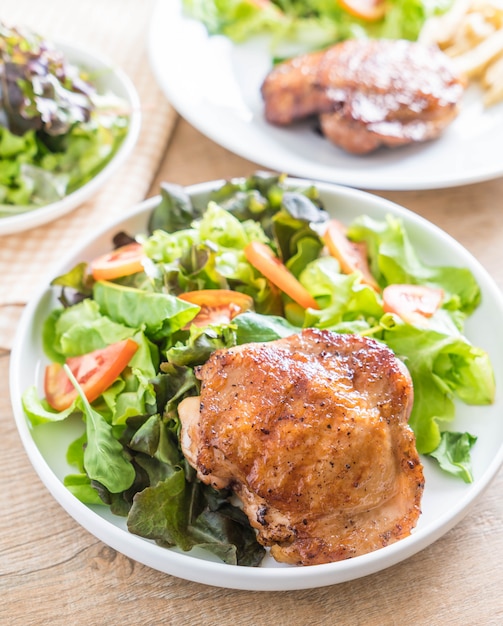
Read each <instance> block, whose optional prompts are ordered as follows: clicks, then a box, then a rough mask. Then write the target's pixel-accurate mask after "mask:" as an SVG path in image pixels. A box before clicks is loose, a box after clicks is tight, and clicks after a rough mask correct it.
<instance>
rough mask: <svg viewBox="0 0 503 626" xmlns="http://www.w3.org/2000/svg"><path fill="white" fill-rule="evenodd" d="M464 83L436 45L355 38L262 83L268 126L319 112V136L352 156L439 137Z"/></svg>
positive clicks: (280, 69)
mask: <svg viewBox="0 0 503 626" xmlns="http://www.w3.org/2000/svg"><path fill="white" fill-rule="evenodd" d="M463 92H464V83H463V81H462V79H461V78H460V77H458V76H457V74H456V72H455V70H454V68H453V65H452V64H451V60H450V59H449V58H448V57H447V55H445V54H444V53H443V52H441V51H440V50H439V49H438V48H436V47H434V46H426V45H423V44H420V43H417V42H410V41H405V40H387V39H353V40H348V41H345V42H342V43H340V44H336V45H335V46H332V47H330V48H328V49H327V50H324V51H322V52H313V53H308V54H304V55H302V56H299V57H296V58H293V59H291V60H289V61H286V62H284V63H281V64H279V65H277V66H276V67H275V68H274V69H273V70H272V71H271V72H270V73H269V74H268V75H267V77H266V78H265V80H264V82H263V84H262V96H263V98H264V102H265V117H266V119H267V121H268V122H270V123H272V124H277V125H281V126H284V125H288V124H292V123H294V122H295V121H298V120H301V119H303V118H306V117H309V116H312V115H319V119H320V127H321V130H322V132H323V134H324V135H325V136H326V137H327V138H328V139H329V140H330V141H332V142H333V143H334V144H336V145H337V146H340V147H341V148H343V149H344V150H346V151H347V152H350V153H354V154H366V153H368V152H371V151H373V150H375V149H377V148H378V147H380V146H388V147H395V146H400V145H404V144H409V143H413V142H421V141H427V140H430V139H435V138H436V137H438V136H439V135H440V134H441V133H442V131H443V130H444V129H445V128H446V127H447V126H448V125H449V124H450V123H451V122H452V121H453V120H454V118H455V117H456V116H457V115H458V113H459V103H460V100H461V98H462V95H463Z"/></svg>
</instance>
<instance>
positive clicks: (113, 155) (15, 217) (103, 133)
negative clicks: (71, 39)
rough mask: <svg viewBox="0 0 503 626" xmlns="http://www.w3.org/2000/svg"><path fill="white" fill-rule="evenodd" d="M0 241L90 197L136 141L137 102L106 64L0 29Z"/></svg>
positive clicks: (13, 29) (127, 82) (23, 33)
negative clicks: (3, 236)
mask: <svg viewBox="0 0 503 626" xmlns="http://www.w3.org/2000/svg"><path fill="white" fill-rule="evenodd" d="M0 78H1V81H0V85H1V87H0V234H1V235H5V234H10V233H15V232H19V231H22V230H26V229H29V228H33V227H35V226H39V225H41V224H45V223H47V222H49V221H51V220H53V219H56V218H57V217H60V216H61V215H63V214H65V213H67V212H69V211H71V210H72V209H74V208H76V207H77V206H79V205H80V204H82V203H83V202H84V201H85V200H87V199H88V198H89V197H91V196H92V195H93V194H94V193H95V192H96V191H97V190H98V189H99V188H100V187H101V186H102V185H103V183H104V182H105V181H106V180H107V179H108V178H109V177H110V176H111V175H112V173H114V172H115V171H116V170H117V168H118V167H119V166H120V165H121V164H122V163H123V162H124V160H125V159H126V157H127V156H128V155H129V154H130V152H131V150H132V149H133V147H134V145H135V143H136V140H137V138H138V134H139V130H140V123H141V114H140V104H139V99H138V95H137V93H136V90H135V88H134V85H133V84H132V82H131V81H130V80H129V78H128V77H127V76H126V74H125V73H124V72H123V71H122V70H121V69H119V68H117V67H114V65H113V64H112V63H111V62H110V61H109V60H107V59H105V58H103V57H101V56H99V55H97V54H94V53H92V52H89V51H87V50H84V49H81V48H78V47H76V46H73V45H69V44H66V43H53V42H50V41H48V40H46V39H44V38H43V37H42V36H41V35H39V34H38V33H34V32H32V31H29V30H26V29H23V28H20V27H13V26H9V25H6V24H3V23H0Z"/></svg>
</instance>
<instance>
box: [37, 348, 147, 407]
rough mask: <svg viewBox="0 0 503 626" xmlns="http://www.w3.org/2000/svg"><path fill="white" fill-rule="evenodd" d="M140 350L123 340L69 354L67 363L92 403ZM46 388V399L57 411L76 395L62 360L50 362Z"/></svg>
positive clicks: (46, 373) (47, 369) (46, 370)
mask: <svg viewBox="0 0 503 626" xmlns="http://www.w3.org/2000/svg"><path fill="white" fill-rule="evenodd" d="M137 349H138V344H137V343H136V342H135V341H133V340H132V339H124V340H123V341H118V342H117V343H113V344H111V345H110V346H107V347H106V348H101V349H100V350H94V352H89V353H88V354H83V355H82V356H75V357H70V358H68V359H67V360H66V364H67V365H68V367H69V368H70V370H71V371H72V374H73V375H74V376H75V378H76V379H77V382H78V383H79V385H80V386H81V388H82V390H83V392H84V394H85V396H86V398H87V399H88V400H89V402H93V401H94V400H96V398H98V397H99V396H100V395H101V394H102V393H103V392H104V391H106V390H107V389H108V388H109V387H110V385H111V384H112V383H113V382H114V381H115V380H116V379H117V377H118V376H119V375H120V374H121V373H122V371H123V370H124V369H125V367H126V366H127V364H128V363H129V361H130V360H131V357H132V356H133V354H134V353H135V352H136V350H137ZM44 391H45V398H46V400H47V402H48V403H49V405H50V406H51V407H52V408H53V409H56V411H64V410H65V409H67V408H68V407H69V406H70V405H71V404H72V402H73V401H74V400H75V399H76V397H77V391H76V389H75V388H74V386H73V385H72V383H71V381H70V379H69V378H68V376H67V375H66V372H65V370H64V369H63V366H62V365H61V364H60V363H51V364H50V365H48V366H47V367H46V369H45V377H44Z"/></svg>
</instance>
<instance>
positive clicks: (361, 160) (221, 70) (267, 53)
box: [149, 0, 503, 190]
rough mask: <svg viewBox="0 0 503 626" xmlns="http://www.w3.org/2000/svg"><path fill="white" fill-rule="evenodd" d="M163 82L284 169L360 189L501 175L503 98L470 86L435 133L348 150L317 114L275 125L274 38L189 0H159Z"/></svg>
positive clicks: (237, 142)
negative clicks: (195, 12) (232, 25)
mask: <svg viewBox="0 0 503 626" xmlns="http://www.w3.org/2000/svg"><path fill="white" fill-rule="evenodd" d="M149 55H150V60H151V64H152V68H153V71H154V73H155V75H156V77H157V80H158V82H159V85H160V86H161V88H162V89H163V91H164V93H165V94H166V96H167V98H168V99H169V101H170V102H171V104H172V105H173V106H174V107H175V108H176V109H177V111H178V112H179V113H180V114H181V115H182V116H183V117H184V118H185V119H186V120H187V121H188V122H190V124H192V125H193V126H194V127H195V128H197V129H198V130H199V131H200V132H202V133H203V134H205V135H206V136H207V137H209V138H210V139H212V140H213V141H215V142H216V143H218V144H220V145H221V146H223V147H224V148H226V149H228V150H230V151H231V152H234V153H235V154H238V155H240V156H241V157H244V158H246V159H249V160H251V161H254V162H256V163H259V164H261V165H263V166H265V167H268V168H271V169H273V170H276V171H280V172H287V173H289V174H293V175H296V176H301V177H311V178H313V179H317V180H324V181H328V182H333V183H339V184H342V185H349V186H351V187H358V188H361V189H375V190H412V189H415V190H419V189H435V188H441V187H451V186H456V185H464V184H468V183H474V182H480V181H483V180H489V179H492V178H496V177H498V176H501V175H502V174H503V158H502V157H501V144H502V143H503V124H502V122H501V120H502V119H503V103H500V104H498V105H496V106H493V107H491V108H488V109H485V108H484V105H483V103H482V97H481V93H480V91H479V90H478V88H477V87H470V88H469V89H468V90H467V92H466V94H465V96H464V100H463V104H462V111H461V114H460V115H459V117H458V118H457V119H456V120H454V122H453V123H452V124H451V125H450V126H449V127H448V128H447V129H446V131H445V132H444V134H443V135H442V136H441V137H440V138H439V139H437V140H434V141H431V142H428V143H423V144H416V145H410V146H405V147H402V148H399V149H381V150H378V151H377V152H375V153H372V154H369V155H366V156H354V155H350V154H348V153H346V152H344V151H342V150H341V149H339V148H337V147H336V146H334V145H333V144H331V143H329V142H328V141H327V140H326V139H324V138H323V137H322V136H321V135H320V134H319V133H318V132H316V130H315V128H314V123H313V122H303V123H299V124H296V125H295V127H291V128H279V127H275V126H272V125H271V124H268V123H267V122H266V121H265V119H264V115H263V103H262V98H261V95H260V86H261V84H262V81H263V79H264V78H265V76H266V74H267V72H268V71H269V70H270V69H271V63H272V59H271V50H270V47H269V42H268V41H267V39H256V40H253V41H247V42H245V43H242V44H240V45H236V44H234V43H232V42H231V41H230V40H229V39H227V38H225V37H223V36H220V35H217V36H213V37H210V36H208V34H207V32H206V29H205V27H204V26H203V25H202V24H201V23H199V22H197V21H195V20H193V19H191V18H189V17H187V16H185V15H184V14H183V11H182V2H181V0H170V1H169V2H165V1H164V0H160V1H159V2H158V3H157V5H156V9H155V11H154V14H153V17H152V20H151V24H150V33H149Z"/></svg>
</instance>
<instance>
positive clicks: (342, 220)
mask: <svg viewBox="0 0 503 626" xmlns="http://www.w3.org/2000/svg"><path fill="white" fill-rule="evenodd" d="M341 224H342V225H343V230H344V231H345V233H346V235H347V237H346V240H349V241H351V242H353V243H354V244H355V246H356V244H357V243H362V242H365V244H366V248H367V251H368V255H369V261H370V262H369V267H368V273H367V269H366V268H363V267H362V266H358V267H351V266H350V264H349V265H348V264H347V263H346V261H347V257H345V256H344V255H340V256H339V257H338V256H337V253H334V250H335V246H334V242H337V241H338V233H340V232H341V231H340V230H337V231H335V232H332V230H333V229H334V228H336V227H337V229H339V226H340V225H341ZM346 229H347V230H346ZM264 249H267V250H268V251H269V252H268V253H267V254H268V255H269V259H271V258H273V257H271V256H270V255H271V254H273V255H274V259H275V262H274V263H273V264H272V265H273V266H274V267H275V268H276V269H277V268H278V267H281V270H280V272H279V274H278V272H277V271H276V272H274V271H273V272H270V271H269V270H270V268H269V269H268V267H267V264H266V265H265V266H264V265H261V269H260V270H258V269H257V258H258V257H260V254H261V253H262V252H263V251H264ZM339 249H340V246H339ZM352 249H353V248H352ZM257 255H258V256H257ZM278 275H279V278H278ZM285 276H286V277H287V278H286V279H285ZM292 285H293V287H294V288H292ZM417 290H419V292H420V294H421V296H422V299H421V303H422V305H424V303H425V301H429V299H428V297H427V296H429V295H435V294H436V295H438V294H439V293H440V294H441V299H440V300H436V301H435V298H433V304H432V305H431V307H430V308H428V307H426V306H421V307H420V306H416V305H414V302H415V299H414V295H415V294H416V293H417ZM397 293H398V296H399V297H398V299H397V298H396V296H397ZM423 296H424V297H423ZM411 302H412V303H413V306H408V307H407V306H406V307H405V308H404V306H403V305H404V303H408V304H409V305H410V303H411ZM416 304H417V303H416ZM430 304H431V303H430ZM231 305H232V306H231ZM502 312H503V299H502V296H501V294H500V292H499V290H498V288H497V287H496V285H495V284H494V283H493V281H492V279H491V278H490V277H489V276H488V275H487V273H486V272H485V270H484V269H483V268H482V267H481V266H480V265H479V264H478V263H477V261H476V260H475V259H474V258H473V257H472V256H471V255H470V254H469V253H468V252H467V251H466V250H465V249H463V248H462V247H461V246H460V245H459V244H457V243H456V242H455V241H453V240H452V239H451V238H450V237H449V236H448V235H447V234H445V233H444V232H442V231H440V230H439V229H438V228H436V227H435V226H433V225H432V224H430V223H428V222H426V221H425V220H423V219H422V218H420V217H419V216H417V215H415V214H413V213H411V212H409V211H407V210H406V209H403V208H401V207H399V206H397V205H395V204H393V203H391V202H388V201H386V200H383V199H381V198H379V197H375V196H372V195H370V194H367V193H363V192H360V191H357V190H352V189H346V188H342V187H337V186H334V185H330V184H324V183H312V182H310V181H307V180H300V179H292V178H287V177H285V176H282V175H275V174H266V173H264V174H256V175H254V176H252V177H250V178H247V179H234V180H230V181H214V182H211V183H206V184H201V185H195V186H193V187H188V188H182V187H179V186H176V185H171V184H164V185H163V186H162V192H161V195H160V196H159V197H156V198H152V199H150V200H148V201H146V202H145V203H143V204H142V205H140V206H139V207H137V208H136V209H134V211H133V212H132V213H131V214H129V215H127V216H125V217H124V218H123V219H121V220H120V221H117V222H115V223H114V224H112V225H111V226H110V227H109V228H107V229H106V230H105V231H103V232H102V233H101V234H100V235H98V236H97V237H96V238H94V239H92V240H89V241H88V242H87V243H86V244H84V245H83V246H82V247H81V249H80V250H77V251H76V252H74V253H73V254H72V255H71V257H69V258H67V259H66V260H65V261H64V263H62V264H61V266H60V271H59V272H58V273H57V276H55V277H51V283H50V285H49V284H48V285H47V286H46V287H44V288H43V289H42V290H41V292H40V293H39V294H38V296H37V297H36V298H35V299H34V300H33V301H32V302H31V303H30V305H29V306H28V307H27V309H26V311H25V313H24V316H23V318H22V320H21V324H20V328H19V334H18V337H17V340H16V342H15V344H14V345H15V348H14V351H13V355H12V365H11V397H12V400H13V406H14V413H15V418H16V422H17V426H18V429H19V432H20V435H21V438H22V440H23V443H24V445H25V448H26V450H27V453H28V455H29V457H30V459H31V461H32V463H33V465H34V467H35V468H36V470H37V472H38V474H39V476H40V478H41V479H42V481H43V482H44V484H45V485H46V486H47V488H48V489H49V491H50V492H51V493H52V494H53V496H54V497H55V498H56V499H57V501H58V502H59V503H60V504H61V505H62V506H63V507H64V508H65V510H67V511H68V512H69V513H70V514H71V515H72V516H73V517H74V518H75V519H76V520H77V521H78V522H79V523H80V524H81V525H82V526H84V527H85V528H86V529H87V530H89V531H90V532H91V533H93V534H95V535H96V536H97V537H98V538H100V539H101V540H103V541H105V542H106V543H108V544H109V545H111V546H112V547H114V548H115V549H117V550H119V551H121V552H123V553H124V554H126V555H128V556H130V557H131V558H134V559H136V560H138V561H140V562H142V563H145V564H147V565H149V566H151V567H154V568H156V569H159V570H161V571H164V572H167V573H170V574H174V575H177V576H181V577H183V578H187V579H190V580H194V581H197V582H203V583H206V584H211V585H219V586H225V587H232V588H240V589H250V590H273V589H278V590H286V589H300V588H308V587H314V586H321V585H329V584H334V583H337V582H342V581H346V580H350V579H353V578H356V577H359V576H364V575H367V574H370V573H373V572H376V571H379V570H381V569H383V568H385V567H388V566H390V565H392V564H394V563H397V562H399V561H401V560H403V559H405V558H407V557H408V556H410V555H412V554H414V553H415V552H417V551H419V550H421V549H422V548H424V547H426V546H427V545H429V544H430V543H432V542H433V541H435V540H436V539H438V538H439V537H440V536H441V535H442V534H443V533H445V532H446V531H447V530H449V529H450V528H451V527H452V526H453V525H454V524H455V523H457V522H458V521H459V520H460V519H461V518H462V517H463V516H464V515H465V513H466V512H467V510H468V507H469V505H470V504H471V503H472V502H473V501H474V500H475V498H477V497H478V496H479V495H480V494H481V493H482V492H483V490H484V489H485V488H486V487H487V485H488V484H489V483H490V481H491V480H492V478H493V477H494V475H495V473H496V472H497V470H498V468H499V467H500V465H501V463H502V461H503V420H501V409H502V407H501V402H502V401H501V399H500V397H499V393H498V391H499V389H500V388H501V384H502V381H501V377H502V376H503V350H502V349H501V347H502V345H503V329H502V328H501V324H500V323H499V319H500V318H501V315H502ZM306 326H309V327H315V328H323V329H330V330H333V331H334V332H339V333H360V334H364V335H367V336H372V337H374V338H375V339H377V340H378V341H382V342H384V343H385V344H387V345H388V346H389V347H390V348H391V349H392V350H393V351H394V352H395V354H396V355H397V356H398V357H399V358H401V359H403V360H404V362H405V363H406V364H407V366H408V368H409V371H410V373H411V376H412V379H413V383H414V390H415V402H414V407H413V412H412V415H411V419H410V425H411V427H412V428H413V430H414V432H415V434H416V440H417V447H418V450H419V452H420V453H421V457H422V462H423V465H424V472H425V491H424V497H423V502H422V513H421V516H420V519H419V522H418V525H417V527H416V528H415V529H414V531H413V532H412V534H411V535H410V536H409V537H406V538H405V539H402V540H400V541H398V542H397V543H396V544H393V545H389V546H387V547H385V548H382V549H379V550H377V551H375V552H372V553H370V554H365V555H363V556H358V557H356V558H354V559H348V560H345V561H340V562H336V563H329V564H324V565H314V566H309V567H295V566H284V565H279V564H278V563H277V562H275V561H274V560H273V559H272V558H271V557H270V556H269V554H268V553H267V552H266V551H264V549H263V548H262V547H261V546H260V545H258V543H257V542H256V540H255V536H254V531H253V530H252V529H251V528H250V526H249V525H248V522H247V519H246V517H245V516H244V515H243V513H242V511H241V509H240V507H239V506H237V505H236V502H235V501H234V499H232V498H231V497H230V494H229V493H228V492H226V491H225V490H224V491H215V490H213V489H212V488H210V487H208V486H205V485H203V484H202V483H200V482H199V481H198V480H197V478H196V476H195V474H194V471H193V470H192V469H191V467H190V465H189V464H188V463H187V461H186V460H185V458H184V456H183V454H182V452H181V448H180V443H179V427H180V423H179V417H178V413H177V407H178V404H179V403H180V402H181V401H182V400H183V399H184V398H186V397H188V396H195V395H198V391H199V389H198V384H199V383H198V380H197V377H196V376H195V374H194V368H196V367H197V366H199V365H201V364H202V363H204V362H205V361H206V360H207V359H208V357H209V355H210V354H211V353H212V352H213V351H214V350H216V349H218V348H221V347H231V346H236V345H240V344H245V343H248V342H255V341H262V342H267V341H271V340H274V339H278V338H280V337H286V336H288V335H291V334H292V333H296V332H300V330H301V328H302V327H306Z"/></svg>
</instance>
